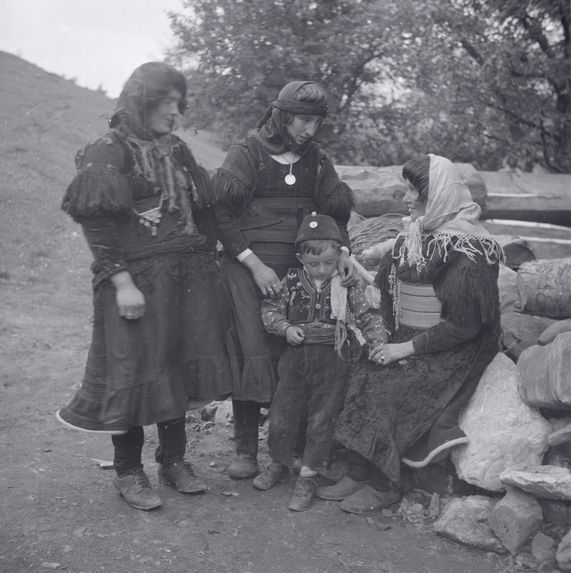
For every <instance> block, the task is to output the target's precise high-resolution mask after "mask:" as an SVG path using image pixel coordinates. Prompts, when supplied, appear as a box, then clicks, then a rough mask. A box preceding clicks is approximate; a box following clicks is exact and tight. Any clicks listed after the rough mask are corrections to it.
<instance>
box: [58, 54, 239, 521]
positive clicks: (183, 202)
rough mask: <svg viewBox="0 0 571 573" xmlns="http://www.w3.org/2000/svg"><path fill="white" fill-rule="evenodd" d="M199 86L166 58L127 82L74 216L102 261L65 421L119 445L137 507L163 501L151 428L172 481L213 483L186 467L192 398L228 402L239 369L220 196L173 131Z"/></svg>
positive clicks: (74, 193) (69, 204)
mask: <svg viewBox="0 0 571 573" xmlns="http://www.w3.org/2000/svg"><path fill="white" fill-rule="evenodd" d="M186 89H187V88H186V80H185V77H184V76H183V75H182V74H181V73H179V72H178V71H177V70H175V69H174V68H172V67H170V66H168V65H166V64H163V63H158V62H150V63H146V64H143V65H142V66H140V67H139V68H137V69H136V70H135V71H134V72H133V74H132V75H131V77H130V78H129V79H128V80H127V82H126V84H125V87H124V88H123V91H122V92H121V95H120V97H119V101H118V104H117V109H116V112H115V114H114V115H113V117H112V118H111V121H110V127H111V129H110V131H109V132H107V134H106V135H104V136H103V137H101V138H100V139H98V140H96V141H95V142H93V143H91V144H90V145H88V146H87V147H86V148H85V149H83V150H82V151H80V153H78V155H77V157H76V164H77V169H78V173H77V175H76V176H75V178H74V179H73V181H72V182H71V184H70V186H69V187H68V189H67V192H66V194H65V197H64V200H63V204H62V208H63V210H64V211H65V212H66V213H67V214H69V215H70V216H71V217H72V218H73V219H74V220H75V221H76V222H78V223H80V224H81V225H82V228H83V232H84V234H85V237H86V239H87V242H88V244H89V247H90V249H91V251H92V253H93V256H94V259H95V260H94V263H93V266H92V270H93V273H94V279H93V292H94V296H93V305H94V310H93V338H92V342H91V348H90V350H89V355H88V359H87V366H86V369H85V375H84V378H83V382H82V384H81V387H80V388H79V390H78V391H77V393H76V394H75V396H74V397H73V399H72V401H71V402H70V403H69V404H68V405H67V406H66V407H65V408H62V409H61V410H60V411H59V412H58V413H57V417H58V419H59V420H60V421H61V422H62V423H64V424H65V425H67V426H69V427H72V428H75V429H79V430H84V431H87V432H97V433H108V434H111V435H112V440H113V445H114V448H115V457H114V465H115V470H116V472H117V476H116V477H115V480H114V483H115V485H116V487H117V489H118V490H119V492H120V494H121V495H122V496H123V497H124V499H125V501H126V502H127V503H128V504H129V505H131V506H132V507H135V508H137V509H144V510H148V509H153V508H155V507H158V506H159V505H161V500H160V498H159V496H158V495H157V493H156V492H155V491H154V490H153V489H152V488H151V486H150V483H149V480H148V478H147V476H146V474H145V473H144V471H143V465H142V463H141V450H142V447H143V439H144V436H143V426H145V425H148V424H155V423H156V424H157V427H158V438H159V446H158V448H157V451H156V459H157V461H158V462H159V464H160V467H159V478H160V481H161V483H164V484H168V485H171V486H173V487H175V488H176V489H177V490H178V491H180V492H183V493H198V492H201V491H204V490H205V489H206V486H205V485H204V484H203V483H201V482H200V480H198V479H197V478H196V477H195V475H194V471H193V468H192V466H191V465H190V464H189V463H188V462H186V461H184V454H185V450H186V433H185V411H186V410H187V407H188V404H189V399H193V400H200V399H212V398H215V397H220V396H225V395H228V394H229V392H230V391H231V389H232V376H233V373H235V372H238V370H237V368H236V363H235V361H234V358H233V356H235V353H234V352H233V350H232V346H231V341H230V336H229V334H230V333H231V326H230V325H231V310H230V306H229V299H228V298H227V294H226V293H227V291H226V288H225V285H224V282H223V279H222V275H221V271H220V269H219V264H218V262H217V254H216V235H215V225H214V215H213V209H212V206H211V205H212V203H213V188H212V185H211V181H210V180H209V177H208V175H207V173H206V171H205V170H204V169H203V168H202V167H200V166H199V165H198V164H197V163H196V161H195V159H194V157H193V156H192V154H191V152H190V150H189V149H188V147H187V146H186V145H185V144H184V143H183V141H182V140H181V139H179V138H178V137H176V136H175V135H173V134H172V130H173V128H174V127H175V123H176V120H177V118H178V116H179V114H181V113H183V112H184V109H185V104H186V101H185V98H186Z"/></svg>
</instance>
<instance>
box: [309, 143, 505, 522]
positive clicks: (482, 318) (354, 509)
mask: <svg viewBox="0 0 571 573" xmlns="http://www.w3.org/2000/svg"><path fill="white" fill-rule="evenodd" d="M403 176H404V178H405V180H406V181H407V183H408V191H407V193H406V195H405V199H404V201H405V202H406V203H407V205H408V206H409V211H410V217H408V218H406V220H405V231H404V232H403V233H401V234H400V235H399V236H398V237H397V240H396V243H395V245H394V247H393V249H392V251H390V252H388V253H387V254H386V255H385V256H384V258H383V259H382V261H381V264H380V266H379V271H378V274H377V278H376V282H377V285H378V286H379V288H380V290H381V313H382V316H383V319H384V321H385V325H386V327H387V328H388V330H389V331H390V332H391V333H392V335H391V337H390V341H389V342H388V343H387V344H384V345H379V346H378V347H377V348H376V349H374V350H373V352H372V353H371V356H370V360H362V361H361V362H359V363H358V364H357V365H356V367H355V369H354V371H353V373H352V375H351V379H350V382H349V389H348V393H347V396H346V399H345V405H344V409H343V411H342V413H341V415H340V417H339V419H338V422H337V427H336V432H335V437H336V439H337V441H338V442H340V444H341V445H342V446H344V447H345V448H347V449H348V450H350V451H351V452H353V454H357V455H356V456H355V455H354V456H353V457H354V458H355V457H357V459H359V460H360V462H361V463H360V464H359V463H357V464H356V466H357V467H359V466H360V471H359V473H353V474H351V473H349V474H348V475H346V476H345V477H344V478H343V479H342V480H341V481H340V482H338V483H336V484H334V485H332V486H327V487H323V488H321V489H319V490H318V492H317V495H318V496H320V497H322V498H323V499H332V500H343V501H342V504H341V508H342V509H343V510H345V511H347V512H350V513H357V514H365V513H368V512H371V511H375V510H377V509H380V508H383V507H386V506H387V505H390V504H391V503H394V502H395V501H397V500H398V499H399V497H400V479H401V463H403V464H405V465H407V466H409V467H412V468H420V467H425V466H427V465H428V464H430V463H434V462H438V461H441V460H443V459H444V458H446V456H447V455H448V453H449V452H450V450H451V448H453V447H458V446H460V445H462V444H465V443H466V442H467V440H468V438H467V437H466V435H465V434H464V432H462V430H461V429H460V428H459V427H458V417H459V414H460V413H461V411H462V409H463V408H464V406H465V405H466V404H467V402H468V400H469V398H470V397H471V396H472V394H473V392H474V390H475V389H476V386H477V384H478V381H479V379H480V377H481V375H482V373H483V372H484V370H485V368H486V367H487V366H488V364H489V363H490V362H491V361H492V359H493V358H494V356H495V355H496V353H497V352H498V350H499V335H500V323H499V316H500V313H499V295H498V287H497V277H498V266H499V262H500V261H501V260H502V257H503V253H502V250H501V247H500V246H499V244H498V243H497V242H496V241H495V240H494V239H493V238H492V237H491V236H490V234H489V233H488V232H487V231H486V230H485V229H484V228H483V227H482V226H481V225H480V224H479V222H478V219H479V217H480V214H481V210H480V207H479V206H478V205H477V204H476V203H474V202H473V201H472V197H471V195H470V192H469V190H468V188H467V186H466V185H465V183H464V182H463V181H462V180H461V178H460V176H459V174H458V172H457V170H456V168H455V167H454V165H453V164H452V163H451V162H450V161H449V160H448V159H446V158H444V157H439V156H437V155H432V154H430V155H427V156H423V157H420V158H418V159H414V160H411V161H409V162H408V163H406V164H405V165H404V167H403ZM363 466H365V467H366V469H367V471H365V473H363ZM365 478H367V482H365Z"/></svg>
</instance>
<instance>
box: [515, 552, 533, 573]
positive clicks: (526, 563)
mask: <svg viewBox="0 0 571 573" xmlns="http://www.w3.org/2000/svg"><path fill="white" fill-rule="evenodd" d="M513 561H514V563H515V564H516V565H517V566H518V567H520V568H522V569H534V570H535V569H537V565H538V563H537V561H536V560H535V559H534V557H533V555H532V554H531V553H529V552H527V551H523V552H522V553H518V554H517V555H515V556H514V558H513Z"/></svg>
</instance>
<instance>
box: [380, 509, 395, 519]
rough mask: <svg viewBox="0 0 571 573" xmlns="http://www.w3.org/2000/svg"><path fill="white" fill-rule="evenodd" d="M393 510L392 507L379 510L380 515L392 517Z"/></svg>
mask: <svg viewBox="0 0 571 573" xmlns="http://www.w3.org/2000/svg"><path fill="white" fill-rule="evenodd" d="M394 514H395V512H394V511H393V510H392V509H383V510H381V515H382V516H383V517H393V516H394Z"/></svg>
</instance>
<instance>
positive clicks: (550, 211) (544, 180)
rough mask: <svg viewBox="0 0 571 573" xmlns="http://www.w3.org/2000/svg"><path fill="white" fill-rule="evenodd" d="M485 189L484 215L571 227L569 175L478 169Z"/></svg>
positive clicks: (493, 217)
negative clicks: (486, 192)
mask: <svg viewBox="0 0 571 573" xmlns="http://www.w3.org/2000/svg"><path fill="white" fill-rule="evenodd" d="M478 173H479V174H480V176H481V177H482V179H483V181H484V183H485V186H486V188H487V190H488V194H487V198H486V205H485V208H484V218H486V219H517V220H520V221H536V222H539V223H553V224H556V225H565V226H568V227H569V226H571V175H561V174H555V175H554V174H543V173H541V174H540V173H520V172H515V171H479V172H478Z"/></svg>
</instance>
